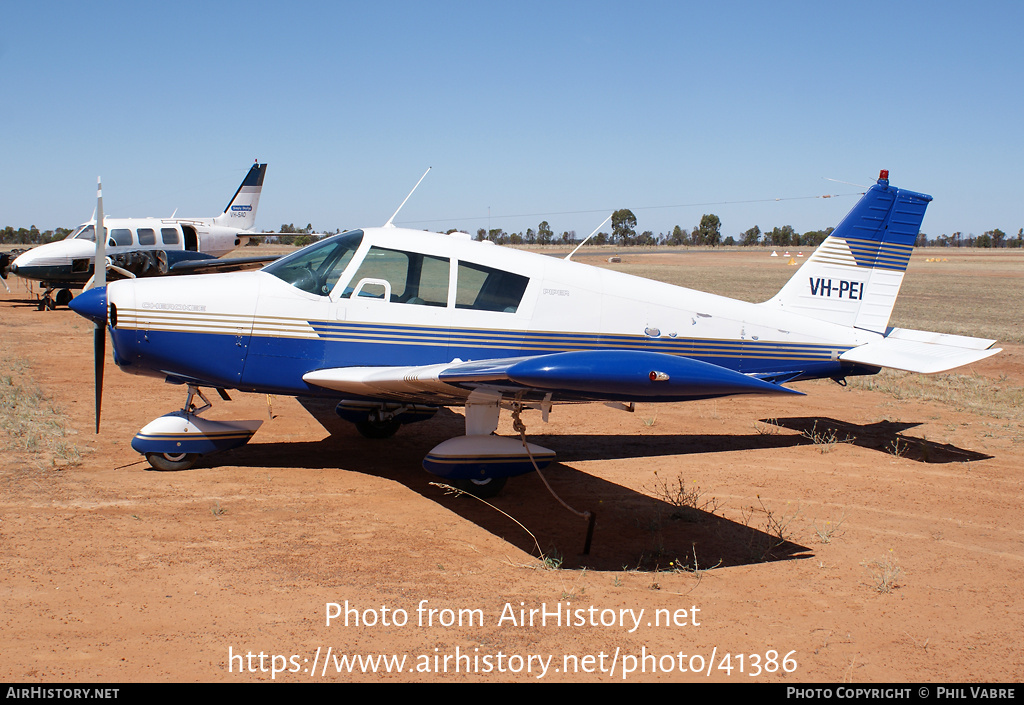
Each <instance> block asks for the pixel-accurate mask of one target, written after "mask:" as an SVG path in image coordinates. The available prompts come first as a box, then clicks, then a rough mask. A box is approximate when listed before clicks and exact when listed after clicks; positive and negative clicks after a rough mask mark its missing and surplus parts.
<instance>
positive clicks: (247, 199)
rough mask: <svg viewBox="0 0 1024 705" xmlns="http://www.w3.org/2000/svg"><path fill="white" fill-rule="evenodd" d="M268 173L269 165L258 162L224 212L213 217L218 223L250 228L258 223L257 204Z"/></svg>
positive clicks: (250, 170) (245, 228)
mask: <svg viewBox="0 0 1024 705" xmlns="http://www.w3.org/2000/svg"><path fill="white" fill-rule="evenodd" d="M266 173H267V165H266V164H260V163H259V162H256V163H255V164H253V165H252V168H251V169H249V173H248V174H246V175H245V179H243V180H242V184H241V185H240V186H239V187H238V190H237V191H235V195H234V196H232V197H231V202H230V203H228V205H227V208H225V209H224V212H223V213H222V214H220V215H218V216H217V217H216V218H214V219H213V222H214V223H216V224H217V225H226V226H229V227H232V228H242V229H244V230H249V229H250V228H252V226H253V225H255V224H256V206H258V205H259V202H260V192H261V191H262V190H263V177H264V176H265V175H266Z"/></svg>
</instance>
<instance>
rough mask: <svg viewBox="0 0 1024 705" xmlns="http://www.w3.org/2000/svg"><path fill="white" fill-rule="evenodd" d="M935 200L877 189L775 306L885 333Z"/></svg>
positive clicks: (882, 180)
mask: <svg viewBox="0 0 1024 705" xmlns="http://www.w3.org/2000/svg"><path fill="white" fill-rule="evenodd" d="M931 200H932V197H931V196H926V195H925V194H923V193H915V192H913V191H907V190H905V189H897V188H894V187H892V186H890V185H889V173H888V172H887V171H883V172H882V173H881V175H880V177H879V179H878V183H876V184H875V185H874V186H872V187H871V188H870V189H868V191H867V192H866V193H865V194H864V195H863V196H862V197H861V199H860V201H858V202H857V205H855V206H854V207H853V210H851V211H850V212H849V214H847V216H846V217H845V218H843V220H842V222H840V223H839V226H838V227H836V229H835V230H833V231H832V233H831V234H830V235H829V236H828V238H826V239H825V241H824V242H823V243H822V244H821V245H820V246H819V247H818V249H816V250H815V251H814V253H813V254H812V255H811V256H810V258H809V259H808V260H807V262H805V263H804V265H803V266H802V267H800V269H799V270H798V271H797V273H796V274H795V275H794V276H793V278H792V279H790V280H789V281H788V282H787V283H786V285H785V286H784V287H782V290H781V291H779V293H778V294H777V295H776V296H775V297H774V298H773V299H772V300H771V303H774V304H775V305H777V306H779V307H781V308H782V309H784V310H786V311H791V312H794V313H800V314H803V315H805V316H810V317H812V318H818V319H821V320H825V321H830V322H832V323H838V324H841V325H845V326H852V327H856V328H863V329H865V330H871V331H875V332H878V333H882V332H884V331H885V329H886V327H887V326H888V324H889V315H890V314H891V313H892V307H893V305H894V304H895V303H896V296H897V295H898V294H899V291H900V285H901V284H902V283H903V272H904V271H905V270H906V268H907V263H908V262H909V261H910V253H911V251H912V250H913V248H914V242H915V241H916V240H917V235H918V233H919V232H920V231H921V222H922V221H923V220H924V213H925V210H926V209H927V208H928V203H929V202H930V201H931Z"/></svg>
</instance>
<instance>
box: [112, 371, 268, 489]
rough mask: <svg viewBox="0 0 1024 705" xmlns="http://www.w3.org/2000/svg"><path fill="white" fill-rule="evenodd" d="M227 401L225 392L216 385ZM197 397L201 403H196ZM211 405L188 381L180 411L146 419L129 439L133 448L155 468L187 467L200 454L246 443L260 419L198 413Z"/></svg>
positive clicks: (174, 468)
mask: <svg viewBox="0 0 1024 705" xmlns="http://www.w3.org/2000/svg"><path fill="white" fill-rule="evenodd" d="M217 391H218V392H220V395H221V397H222V398H224V399H226V400H228V401H230V397H228V395H227V392H225V391H224V390H222V389H218V390H217ZM196 397H198V398H199V399H201V400H202V402H203V404H202V406H197V405H196V401H195V399H196ZM211 406H212V404H210V400H209V399H207V398H206V396H205V395H204V394H203V393H202V391H201V390H200V389H199V388H198V387H194V386H192V385H189V387H188V396H187V397H186V399H185V406H184V408H182V409H181V410H180V411H175V412H173V413H170V414H166V415H164V416H161V417H160V418H158V419H155V420H153V421H151V422H150V423H148V424H147V425H146V426H145V427H144V428H143V429H142V430H141V431H139V432H138V433H137V434H135V437H134V438H133V439H132V448H134V449H135V450H136V451H138V452H139V453H142V454H143V455H145V456H146V460H148V461H149V464H150V465H152V466H153V468H154V469H156V470H165V471H169V470H187V469H188V468H190V467H192V466H193V465H194V464H195V463H196V461H197V460H199V458H200V457H202V456H204V455H209V454H210V453H217V452H219V451H222V450H229V449H231V448H238V447H240V446H243V445H245V444H246V443H248V442H249V440H250V439H251V438H252V437H253V434H255V433H256V431H257V430H258V429H259V427H260V426H261V425H263V422H262V421H213V420H210V419H205V418H203V417H202V416H200V414H202V413H203V412H204V411H206V410H207V409H209V408H210V407H211Z"/></svg>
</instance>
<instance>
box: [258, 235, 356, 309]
mask: <svg viewBox="0 0 1024 705" xmlns="http://www.w3.org/2000/svg"><path fill="white" fill-rule="evenodd" d="M362 241H363V231H362V230H352V231H351V232H347V233H342V234H341V235H335V236H334V237H329V238H327V239H326V240H321V241H320V242H317V243H314V244H312V245H310V246H309V247H304V248H302V249H301V250H299V251H298V252H293V253H292V254H290V255H288V256H287V257H282V258H281V259H279V260H277V261H276V262H273V263H272V264H268V265H267V266H266V267H264V268H263V271H264V272H267V273H269V274H273V275H274V276H275V277H277V278H278V279H280V280H282V281H286V282H288V283H289V284H291V285H292V286H294V287H295V288H297V289H302V290H303V291H308V292H309V293H311V294H318V295H319V296H327V295H328V294H330V293H331V289H333V288H334V285H335V284H337V283H338V279H339V278H340V277H341V273H342V272H343V271H345V267H346V266H348V263H349V262H351V261H352V255H354V254H355V252H356V250H357V249H358V248H359V243H361V242H362Z"/></svg>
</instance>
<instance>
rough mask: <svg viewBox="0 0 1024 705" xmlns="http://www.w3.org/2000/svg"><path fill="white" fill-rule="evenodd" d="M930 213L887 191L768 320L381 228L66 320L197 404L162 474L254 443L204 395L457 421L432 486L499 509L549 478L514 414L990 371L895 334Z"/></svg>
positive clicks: (711, 299)
mask: <svg viewBox="0 0 1024 705" xmlns="http://www.w3.org/2000/svg"><path fill="white" fill-rule="evenodd" d="M929 201H931V197H930V196H926V195H924V194H920V193H915V192H912V191H907V190H904V189H897V188H895V187H893V186H891V185H890V184H889V181H888V173H887V172H882V174H881V176H880V178H879V179H878V182H877V183H876V184H874V185H873V186H871V188H870V189H868V191H867V192H866V193H865V194H864V195H863V196H862V198H861V199H860V201H859V202H858V203H857V204H856V205H855V206H854V208H853V209H852V210H851V211H850V213H849V214H848V215H847V216H846V218H844V219H843V221H842V222H841V223H840V224H839V226H838V227H837V228H836V229H835V230H834V231H833V232H832V234H831V235H830V236H829V237H828V238H827V239H826V240H825V242H824V243H823V244H822V245H821V246H820V247H819V248H818V249H817V250H816V251H815V252H814V253H813V254H812V255H811V256H810V257H809V258H808V260H807V261H806V262H805V263H804V264H803V266H802V267H801V268H800V269H799V270H798V271H797V272H796V274H795V275H794V276H793V277H792V279H791V280H790V281H789V282H788V283H787V284H786V285H785V286H784V287H783V288H782V290H781V291H779V293H778V294H777V295H775V296H774V297H772V298H771V299H770V300H768V301H765V302H763V303H759V304H752V303H747V302H744V301H737V300H733V299H729V298H725V297H722V296H716V295H712V294H707V293H702V292H699V291H693V290H690V289H685V288H682V287H678V286H672V285H669V284H665V283H661V282H655V281H651V280H647V279H643V278H639V277H635V276H630V275H626V274H621V273H617V272H613V271H609V270H605V269H600V268H595V267H591V266H587V265H584V264H580V263H577V262H573V261H569V258H566V259H565V260H561V259H556V258H553V257H549V256H544V255H539V254H533V253H528V252H522V251H518V250H510V249H506V248H503V247H498V246H495V245H493V244H489V243H483V242H474V241H472V240H471V239H470V238H469V236H468V235H466V234H458V233H455V234H451V235H438V234H428V233H424V232H420V231H413V230H403V229H399V228H395V227H393V226H391V225H390V221H389V224H388V226H385V227H382V228H366V229H362V230H353V231H349V232H345V233H342V234H340V235H336V236H334V237H330V238H328V239H325V240H322V241H320V242H317V243H315V244H313V245H310V246H308V247H306V248H304V249H301V250H298V251H296V252H294V253H293V254H291V255H289V256H287V257H284V258H282V259H280V260H278V261H277V262H274V263H273V264H270V265H268V266H266V267H264V268H263V269H262V270H259V271H250V272H235V273H229V274H216V275H211V276H202V277H184V278H182V277H176V278H174V279H173V280H172V279H150V280H142V279H129V280H121V281H117V282H113V283H111V284H110V285H109V286H107V287H106V290H105V291H104V290H100V289H94V290H92V291H89V292H85V293H83V294H82V295H80V296H79V297H77V298H76V299H75V300H74V301H73V302H72V303H71V307H72V308H73V309H74V310H75V311H77V312H78V313H80V314H81V315H83V316H86V317H88V318H90V319H92V320H93V321H95V322H97V325H98V326H105V327H106V328H107V330H108V331H109V334H110V336H111V339H112V340H113V345H114V356H115V360H116V362H117V364H118V366H119V367H121V369H122V370H124V371H125V372H130V373H133V374H138V375H145V376H150V377H155V378H159V379H161V380H166V381H169V382H173V383H178V384H182V385H187V387H188V397H187V400H186V404H185V407H184V408H183V409H182V410H180V411H178V412H175V413H173V414H168V415H166V416H163V417H161V418H159V419H157V420H155V421H154V422H152V423H150V424H149V425H148V426H146V427H145V428H143V429H142V430H141V431H140V432H139V433H138V435H136V436H135V439H134V440H133V443H132V445H133V447H134V448H135V449H136V450H137V451H139V452H141V453H144V454H145V455H146V457H147V458H148V459H149V461H150V463H151V464H152V465H153V466H154V467H156V468H159V469H179V468H186V467H189V466H191V465H192V464H193V463H194V462H195V460H196V459H197V458H198V457H199V456H200V455H204V454H207V453H211V452H214V451H218V450H223V449H226V448H230V447H235V446H238V445H242V444H244V443H246V442H248V440H249V439H250V438H251V437H252V435H253V433H255V431H256V429H257V428H258V425H259V423H260V422H258V421H252V422H246V421H240V422H224V421H212V420H207V419H204V418H203V417H202V416H200V414H201V412H202V411H204V410H205V409H206V408H207V407H208V406H209V402H206V404H204V405H203V406H201V407H197V405H196V403H194V399H195V398H196V396H197V395H198V397H199V398H200V399H202V400H203V401H205V400H206V398H205V397H204V396H203V395H202V391H201V388H202V387H207V388H215V389H218V390H219V391H221V392H222V394H223V390H225V389H237V390H241V391H246V392H259V393H269V394H281V395H295V396H315V397H326V398H329V399H332V400H333V399H336V400H337V401H338V405H337V413H338V414H339V415H340V416H341V417H342V418H344V419H346V420H349V421H352V422H354V423H355V424H356V427H357V428H358V429H359V430H360V431H361V432H362V433H363V434H364V435H366V436H370V437H387V436H390V435H392V434H393V433H395V432H396V431H397V430H398V429H399V427H400V426H401V425H403V424H407V423H412V422H416V421H421V420H424V419H426V418H429V417H430V416H431V415H433V413H434V412H435V411H436V410H437V409H438V408H439V407H442V406H462V407H465V418H466V422H465V429H466V435H464V436H460V437H457V438H453V439H449V440H447V441H445V442H443V443H441V444H440V445H438V446H437V447H435V448H434V449H433V450H432V451H430V453H428V454H427V456H426V458H425V459H424V461H423V465H424V467H425V469H426V470H428V471H429V472H431V473H434V474H436V475H439V476H441V477H444V478H447V479H448V480H449V481H453V482H456V483H458V484H460V485H462V486H464V487H467V488H469V489H471V490H472V491H474V492H476V493H478V494H482V495H489V494H493V493H495V492H497V491H498V490H500V489H501V487H502V486H503V485H504V483H505V480H506V478H507V477H510V476H514V475H518V474H522V473H525V472H529V471H530V470H532V469H533V468H534V467H535V465H534V463H535V462H536V463H537V467H542V466H543V464H546V463H547V462H550V461H551V460H552V459H553V457H554V453H553V452H552V451H550V450H547V449H544V448H540V447H538V446H535V445H533V444H527V443H526V442H525V436H524V437H523V439H522V441H521V440H520V439H517V438H507V437H504V438H503V437H498V436H495V435H493V434H494V431H495V430H496V428H497V424H498V417H499V414H500V412H501V410H502V409H509V410H511V411H512V412H513V415H514V416H517V415H518V412H519V411H520V410H522V409H524V408H534V409H537V408H539V409H541V410H542V412H543V415H544V419H545V420H546V419H547V414H548V413H549V412H550V410H551V408H552V406H553V405H555V404H560V403H575V402H595V401H597V402H677V401H686V400H693V399H708V398H713V397H721V396H728V395H734V394H799V393H800V392H796V391H794V390H791V389H788V388H787V387H785V386H783V385H784V384H786V383H789V382H793V381H796V380H804V379H814V378H832V379H834V380H836V381H838V382H843V381H844V380H845V378H846V377H849V376H852V375H870V374H874V373H876V372H878V371H879V369H880V368H882V367H890V368H896V369H901V370H910V371H914V372H922V373H933V372H940V371H944V370H947V369H951V368H954V367H958V366H961V365H965V364H969V363H972V362H975V361H977V360H981V359H983V358H986V357H988V356H990V355H993V354H995V353H996V352H998V351H999V350H998V349H993V347H992V346H993V344H994V342H995V341H993V340H983V339H979V338H971V337H964V336H958V335H946V334H942V333H931V332H925V331H917V330H908V329H901V328H892V327H890V326H889V325H888V322H889V316H890V313H891V311H892V308H893V304H894V303H895V301H896V296H897V294H898V292H899V289H900V284H901V282H902V280H903V276H904V271H905V269H906V267H907V263H908V261H909V259H910V255H911V250H912V248H913V244H914V240H915V238H916V237H917V235H918V232H919V230H920V226H921V222H922V219H923V218H924V214H925V209H926V208H927V205H928V203H929ZM99 336H100V337H102V336H103V334H102V332H100V333H99ZM99 347H100V348H101V347H102V346H99ZM101 357H102V349H99V350H98V358H101ZM101 362H102V360H101V359H100V360H98V365H100V364H101ZM98 370H101V368H100V367H98ZM97 394H99V392H97ZM98 414H99V396H97V419H98ZM97 424H98V421H97Z"/></svg>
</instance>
